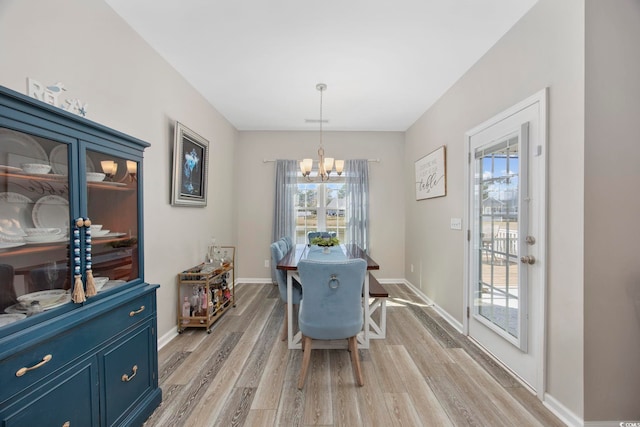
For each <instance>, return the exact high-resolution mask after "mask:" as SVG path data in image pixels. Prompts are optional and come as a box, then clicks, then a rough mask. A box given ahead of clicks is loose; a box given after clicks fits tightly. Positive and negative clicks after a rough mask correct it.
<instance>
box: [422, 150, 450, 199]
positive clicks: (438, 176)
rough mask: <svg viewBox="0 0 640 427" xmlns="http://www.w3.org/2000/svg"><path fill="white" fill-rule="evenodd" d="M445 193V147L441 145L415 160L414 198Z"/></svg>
mask: <svg viewBox="0 0 640 427" xmlns="http://www.w3.org/2000/svg"><path fill="white" fill-rule="evenodd" d="M446 195H447V170H446V149H445V146H444V145H443V146H442V147H440V148H437V149H436V150H435V151H432V152H431V153H429V154H427V155H426V156H424V157H423V158H421V159H420V160H417V161H416V200H423V199H431V198H433V197H442V196H446Z"/></svg>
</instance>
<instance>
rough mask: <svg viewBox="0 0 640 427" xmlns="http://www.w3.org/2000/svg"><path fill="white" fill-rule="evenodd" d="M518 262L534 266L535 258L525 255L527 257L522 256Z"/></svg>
mask: <svg viewBox="0 0 640 427" xmlns="http://www.w3.org/2000/svg"><path fill="white" fill-rule="evenodd" d="M520 262H521V263H523V264H529V265H531V264H535V263H536V257H534V256H533V255H527V256H523V257H520Z"/></svg>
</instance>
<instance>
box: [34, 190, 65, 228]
mask: <svg viewBox="0 0 640 427" xmlns="http://www.w3.org/2000/svg"><path fill="white" fill-rule="evenodd" d="M31 217H32V219H33V223H34V224H35V226H36V227H38V228H61V229H63V230H67V229H68V228H69V201H68V200H67V199H64V198H62V197H60V196H54V195H51V196H44V197H40V198H39V199H38V201H37V202H36V204H35V206H34V207H33V212H32V214H31Z"/></svg>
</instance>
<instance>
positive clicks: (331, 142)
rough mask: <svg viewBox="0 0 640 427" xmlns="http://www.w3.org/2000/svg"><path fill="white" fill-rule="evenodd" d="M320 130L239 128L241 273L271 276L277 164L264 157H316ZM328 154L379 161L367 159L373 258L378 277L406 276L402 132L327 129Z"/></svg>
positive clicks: (255, 277)
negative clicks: (275, 130)
mask: <svg viewBox="0 0 640 427" xmlns="http://www.w3.org/2000/svg"><path fill="white" fill-rule="evenodd" d="M318 145H319V133H318V131H314V132H240V133H239V139H238V145H237V148H236V155H237V157H236V164H237V165H238V166H237V168H236V184H237V188H238V189H239V191H238V192H237V194H236V198H237V206H238V218H237V219H238V245H239V247H240V248H241V251H239V252H238V256H239V261H238V268H239V273H238V277H242V278H250V279H269V278H270V277H271V273H270V269H269V268H265V267H264V260H267V259H270V253H269V243H270V241H271V230H272V224H273V211H274V205H273V202H274V194H275V193H274V190H275V164H274V163H264V162H263V160H264V159H271V160H273V159H302V158H304V157H312V158H314V159H316V158H317V150H318ZM323 145H324V148H325V153H326V155H327V156H331V157H335V158H340V159H363V158H364V159H380V162H379V163H376V162H372V163H369V181H370V182H369V185H370V198H371V201H370V202H371V208H370V215H371V236H370V239H371V246H370V249H371V256H372V258H373V259H374V260H376V261H377V262H378V263H379V264H380V272H379V273H377V274H376V276H377V277H378V278H380V279H403V278H404V265H403V263H404V200H403V191H402V172H403V169H402V167H403V164H402V159H403V154H402V153H403V151H404V133H402V132H323Z"/></svg>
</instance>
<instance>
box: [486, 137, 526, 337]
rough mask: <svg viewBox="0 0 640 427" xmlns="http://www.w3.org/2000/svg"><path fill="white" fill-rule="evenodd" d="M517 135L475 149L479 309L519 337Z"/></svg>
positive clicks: (504, 331)
mask: <svg viewBox="0 0 640 427" xmlns="http://www.w3.org/2000/svg"><path fill="white" fill-rule="evenodd" d="M519 145H520V144H519V142H518V138H517V137H513V138H508V139H506V140H505V141H503V142H501V143H498V144H495V145H493V146H491V147H488V148H485V149H480V150H478V151H476V153H475V157H476V159H475V162H476V166H475V170H476V171H477V172H476V173H477V174H476V177H477V178H476V185H475V189H474V194H475V195H476V201H475V206H476V210H475V212H477V214H478V217H477V224H478V225H477V228H476V231H477V232H479V233H480V236H479V237H480V238H479V239H478V240H479V241H480V242H481V244H480V245H478V246H477V259H478V262H477V265H478V268H479V271H478V274H477V285H476V298H475V307H476V312H477V314H478V315H479V316H481V317H482V319H483V320H484V321H485V322H487V323H488V324H491V325H492V327H494V328H495V329H497V330H499V331H500V332H501V333H502V334H504V335H506V336H510V337H512V338H513V339H515V342H519V337H520V329H521V328H520V319H521V315H520V313H519V311H520V307H521V302H520V295H521V287H520V274H519V273H520V265H519V259H518V247H519V235H520V234H519V230H518V218H519V215H518V214H519V206H520V203H519V189H520V182H521V179H520V174H519V171H520V157H519V151H520V149H519Z"/></svg>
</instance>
